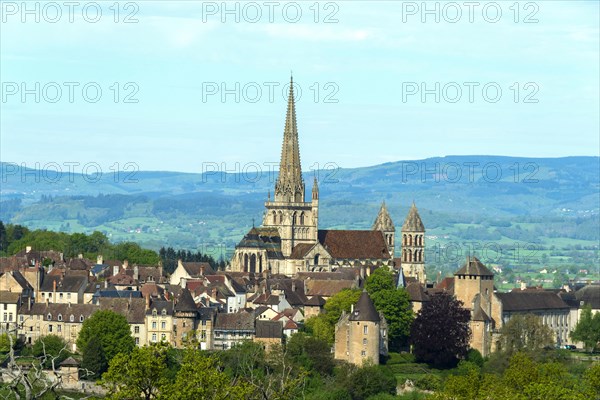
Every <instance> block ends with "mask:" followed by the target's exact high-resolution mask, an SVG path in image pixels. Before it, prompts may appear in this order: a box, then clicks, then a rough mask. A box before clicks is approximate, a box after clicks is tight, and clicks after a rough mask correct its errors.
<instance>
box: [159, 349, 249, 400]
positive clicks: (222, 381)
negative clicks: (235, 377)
mask: <svg viewBox="0 0 600 400" xmlns="http://www.w3.org/2000/svg"><path fill="white" fill-rule="evenodd" d="M251 393H252V388H251V387H250V386H249V385H248V384H247V383H245V382H231V381H230V379H229V377H228V376H227V374H225V373H224V372H221V371H220V370H219V365H218V363H217V359H216V358H214V357H210V356H206V355H205V354H203V353H202V352H201V351H199V350H197V349H186V350H185V351H184V356H183V361H182V363H181V369H180V370H179V372H178V373H177V378H176V379H175V381H174V382H173V383H170V384H167V385H165V386H164V387H163V388H162V393H161V399H165V400H179V399H212V400H228V399H232V400H237V399H240V400H241V399H246V398H248V397H249V395H250V394H251Z"/></svg>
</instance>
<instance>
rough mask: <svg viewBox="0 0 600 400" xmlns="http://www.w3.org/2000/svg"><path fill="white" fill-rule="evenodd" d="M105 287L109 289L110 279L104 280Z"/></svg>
mask: <svg viewBox="0 0 600 400" xmlns="http://www.w3.org/2000/svg"><path fill="white" fill-rule="evenodd" d="M104 289H108V280H106V279H105V280H104Z"/></svg>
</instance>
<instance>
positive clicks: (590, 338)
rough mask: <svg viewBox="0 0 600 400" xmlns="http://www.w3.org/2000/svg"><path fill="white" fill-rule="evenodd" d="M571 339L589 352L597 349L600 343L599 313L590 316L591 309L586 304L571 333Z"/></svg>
mask: <svg viewBox="0 0 600 400" xmlns="http://www.w3.org/2000/svg"><path fill="white" fill-rule="evenodd" d="M571 339H573V340H576V341H580V342H583V344H584V345H585V348H586V349H587V350H589V351H592V350H594V349H595V348H596V347H598V343H599V342H600V312H596V313H594V314H593V315H592V307H591V306H590V305H589V304H586V305H585V306H584V307H583V310H582V311H581V317H580V318H579V321H578V322H577V325H575V329H574V330H573V332H571Z"/></svg>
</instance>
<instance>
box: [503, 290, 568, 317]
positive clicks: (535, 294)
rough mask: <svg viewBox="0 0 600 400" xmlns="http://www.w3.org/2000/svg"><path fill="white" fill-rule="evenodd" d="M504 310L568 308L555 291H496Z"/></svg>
mask: <svg viewBox="0 0 600 400" xmlns="http://www.w3.org/2000/svg"><path fill="white" fill-rule="evenodd" d="M496 295H497V296H498V297H499V298H500V300H501V301H502V308H503V310H504V311H505V312H529V311H537V310H539V311H541V310H569V306H568V305H567V303H565V302H564V301H563V300H562V299H561V298H560V297H559V296H558V294H556V293H553V292H550V291H545V290H523V291H514V292H509V293H496Z"/></svg>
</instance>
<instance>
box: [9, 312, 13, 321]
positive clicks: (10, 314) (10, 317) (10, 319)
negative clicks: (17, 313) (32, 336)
mask: <svg viewBox="0 0 600 400" xmlns="http://www.w3.org/2000/svg"><path fill="white" fill-rule="evenodd" d="M12 315H13V314H12V313H8V321H9V322H12Z"/></svg>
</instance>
